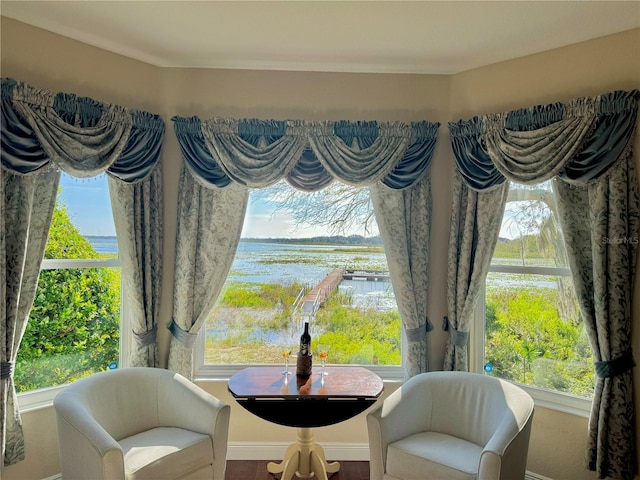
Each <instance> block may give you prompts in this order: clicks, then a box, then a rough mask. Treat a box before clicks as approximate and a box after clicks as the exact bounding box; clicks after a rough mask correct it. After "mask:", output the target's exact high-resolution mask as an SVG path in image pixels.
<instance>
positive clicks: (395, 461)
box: [387, 432, 482, 480]
mask: <svg viewBox="0 0 640 480" xmlns="http://www.w3.org/2000/svg"><path fill="white" fill-rule="evenodd" d="M481 454H482V447H479V446H478V445H476V444H474V443H471V442H467V441H466V440H462V439H460V438H456V437H453V436H451V435H447V434H444V433H439V432H421V433H416V434H414V435H411V436H409V437H406V438H403V439H402V440H398V441H396V442H393V443H390V444H389V447H388V451H387V473H388V474H389V475H390V476H392V477H398V478H402V479H403V480H426V479H427V478H429V479H431V478H433V479H434V480H435V479H437V480H476V479H477V478H478V465H479V463H480V455H481ZM425 472H429V477H425Z"/></svg>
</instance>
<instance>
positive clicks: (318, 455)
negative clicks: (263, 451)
mask: <svg viewBox="0 0 640 480" xmlns="http://www.w3.org/2000/svg"><path fill="white" fill-rule="evenodd" d="M339 469H340V463H339V462H331V463H328V462H327V459H326V458H325V456H324V449H323V448H322V446H321V445H318V444H317V443H315V441H314V439H313V429H311V428H298V441H297V442H296V443H294V444H293V445H290V446H289V448H287V451H286V452H285V454H284V459H283V460H282V462H280V463H275V462H269V463H268V464H267V471H269V473H280V472H282V477H280V478H281V480H290V479H291V478H293V476H294V475H295V476H296V477H298V478H311V477H313V476H314V475H316V476H317V477H318V480H327V474H329V473H336V472H337V471H338V470H339Z"/></svg>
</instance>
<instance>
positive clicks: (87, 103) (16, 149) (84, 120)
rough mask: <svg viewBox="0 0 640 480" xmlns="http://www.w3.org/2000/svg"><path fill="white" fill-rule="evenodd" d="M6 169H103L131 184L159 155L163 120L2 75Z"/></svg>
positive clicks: (85, 172) (83, 172) (81, 172)
mask: <svg viewBox="0 0 640 480" xmlns="http://www.w3.org/2000/svg"><path fill="white" fill-rule="evenodd" d="M1 85H2V90H1V95H2V99H1V100H2V103H1V109H2V112H1V120H2V151H1V160H2V167H3V168H5V169H7V170H8V171H10V172H12V173H16V174H22V175H26V174H29V173H33V172H36V171H38V170H40V169H42V168H45V167H51V166H52V164H53V165H55V166H56V168H60V169H61V170H63V171H66V172H68V173H70V174H71V175H74V176H78V177H89V176H94V175H97V174H99V173H102V172H104V171H106V172H107V174H108V175H110V176H112V177H115V178H118V179H120V180H122V181H125V182H128V183H132V182H137V181H139V180H141V179H143V178H145V177H146V176H147V175H148V174H149V172H151V170H152V169H153V167H154V166H155V165H156V164H157V162H158V160H159V158H160V151H161V148H162V141H163V138H164V131H165V127H164V121H163V120H162V118H161V117H160V116H158V115H153V114H151V113H148V112H144V111H139V110H130V109H126V108H124V107H119V106H114V105H110V104H106V103H102V102H99V101H97V100H93V99H91V98H86V97H78V96H76V95H74V94H69V93H58V94H55V95H54V94H52V93H51V92H50V91H49V90H40V89H36V88H34V87H31V86H29V85H27V84H26V83H24V82H19V81H16V80H14V79H11V78H3V79H2V84H1Z"/></svg>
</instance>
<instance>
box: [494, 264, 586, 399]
mask: <svg viewBox="0 0 640 480" xmlns="http://www.w3.org/2000/svg"><path fill="white" fill-rule="evenodd" d="M485 324H486V327H485V328H486V339H485V362H486V365H485V370H490V371H491V372H490V373H492V374H493V375H495V376H498V377H500V378H504V379H507V380H512V381H515V382H519V383H523V384H526V385H535V386H537V387H540V388H545V389H549V390H557V391H560V392H565V393H570V394H573V395H578V396H581V397H591V396H592V395H593V388H594V370H593V359H592V356H591V348H590V346H589V341H588V339H587V335H586V332H585V329H584V323H583V321H582V317H581V315H580V312H579V307H578V304H577V298H576V295H575V291H574V289H573V285H572V281H571V278H570V277H553V276H543V275H527V274H503V273H490V274H489V276H488V278H487V286H486V316H485Z"/></svg>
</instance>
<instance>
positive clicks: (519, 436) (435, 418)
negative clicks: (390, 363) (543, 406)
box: [367, 372, 534, 480]
mask: <svg viewBox="0 0 640 480" xmlns="http://www.w3.org/2000/svg"><path fill="white" fill-rule="evenodd" d="M533 409H534V405H533V400H532V398H531V396H530V395H529V394H528V393H526V392H525V391H524V390H523V389H521V388H519V387H517V386H515V385H513V384H511V383H509V382H505V381H503V380H500V379H497V378H494V377H488V376H485V375H480V374H475V373H467V372H429V373H422V374H420V375H416V376H415V377H412V378H411V379H409V380H408V381H407V382H406V383H404V384H403V385H402V387H400V388H399V389H398V390H396V391H395V392H393V393H392V394H391V395H389V397H388V398H386V399H385V400H384V401H383V404H382V405H381V406H380V407H378V408H377V409H376V410H375V411H373V412H371V413H369V414H368V415H367V427H368V432H369V449H370V468H371V480H430V479H433V480H459V479H464V480H472V479H473V480H522V479H524V477H525V471H526V464H527V454H528V448H529V436H530V433H531V422H532V419H533Z"/></svg>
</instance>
